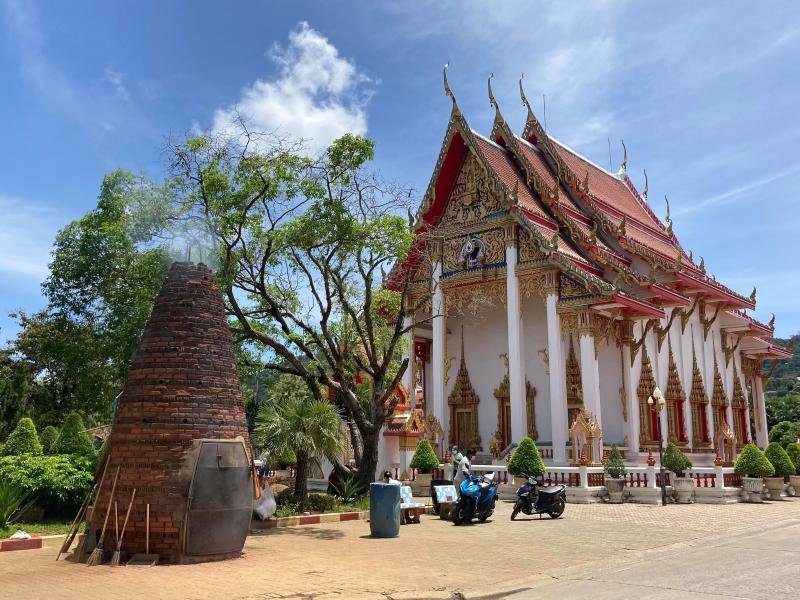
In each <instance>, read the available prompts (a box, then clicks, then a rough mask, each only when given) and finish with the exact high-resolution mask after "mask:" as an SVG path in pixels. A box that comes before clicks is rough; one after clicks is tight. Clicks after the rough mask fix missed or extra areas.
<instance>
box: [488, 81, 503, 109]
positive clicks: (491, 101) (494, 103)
mask: <svg viewBox="0 0 800 600" xmlns="http://www.w3.org/2000/svg"><path fill="white" fill-rule="evenodd" d="M493 77H494V73H491V74H490V75H489V79H488V81H487V82H486V85H487V86H488V88H489V106H494V110H495V111H496V112H497V113H500V107H499V106H498V104H497V100H495V97H494V93H492V78H493Z"/></svg>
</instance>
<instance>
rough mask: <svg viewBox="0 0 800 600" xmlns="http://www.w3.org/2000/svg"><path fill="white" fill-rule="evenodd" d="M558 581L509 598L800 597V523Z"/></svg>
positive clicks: (679, 547)
mask: <svg viewBox="0 0 800 600" xmlns="http://www.w3.org/2000/svg"><path fill="white" fill-rule="evenodd" d="M798 516H800V515H798ZM552 579H553V580H554V581H552V582H550V583H540V584H538V585H536V584H534V585H533V586H532V589H530V590H525V591H521V592H519V593H517V594H511V595H509V596H507V597H508V598H510V599H514V600H523V599H527V598H551V597H552V598H576V599H580V598H587V599H588V598H591V599H592V600H605V599H607V598H608V599H612V598H613V599H614V600H619V599H623V598H648V599H652V600H673V599H687V600H693V599H697V600H701V599H713V598H747V599H750V600H761V599H764V600H766V599H774V598H796V597H797V596H798V593H800V521H794V522H784V523H779V524H773V525H767V526H764V527H760V526H759V527H751V528H750V529H748V530H745V531H739V532H736V533H729V534H725V535H722V536H717V537H716V539H713V540H707V541H693V542H690V543H686V544H673V545H670V546H669V547H666V548H662V549H658V550H656V551H651V552H647V553H643V555H642V556H635V555H633V556H626V557H624V558H617V559H614V560H611V561H608V562H606V563H605V564H601V565H593V566H590V567H588V568H587V567H580V568H577V569H575V568H573V569H565V570H564V571H563V572H554V573H553V574H552Z"/></svg>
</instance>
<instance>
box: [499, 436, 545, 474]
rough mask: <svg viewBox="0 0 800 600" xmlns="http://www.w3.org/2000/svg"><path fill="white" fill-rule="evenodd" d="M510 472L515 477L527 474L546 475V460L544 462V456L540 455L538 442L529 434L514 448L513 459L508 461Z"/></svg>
mask: <svg viewBox="0 0 800 600" xmlns="http://www.w3.org/2000/svg"><path fill="white" fill-rule="evenodd" d="M508 472H509V473H510V474H511V475H513V476H514V477H518V476H525V475H527V476H529V477H541V476H542V475H544V473H545V468H544V462H542V457H541V456H540V455H539V449H538V448H536V442H534V441H533V440H532V439H531V438H529V437H528V436H525V437H524V438H522V440H521V441H520V443H519V445H518V446H517V447H516V448H515V449H514V453H513V454H512V455H511V460H510V461H508Z"/></svg>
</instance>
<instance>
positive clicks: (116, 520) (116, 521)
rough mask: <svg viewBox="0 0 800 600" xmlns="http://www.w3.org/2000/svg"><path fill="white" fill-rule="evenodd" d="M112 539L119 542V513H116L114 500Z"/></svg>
mask: <svg viewBox="0 0 800 600" xmlns="http://www.w3.org/2000/svg"><path fill="white" fill-rule="evenodd" d="M114 541H115V542H119V515H118V514H117V501H116V500H114Z"/></svg>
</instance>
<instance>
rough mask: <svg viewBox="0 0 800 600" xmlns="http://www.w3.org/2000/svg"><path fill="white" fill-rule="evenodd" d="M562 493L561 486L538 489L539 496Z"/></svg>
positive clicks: (562, 487)
mask: <svg viewBox="0 0 800 600" xmlns="http://www.w3.org/2000/svg"><path fill="white" fill-rule="evenodd" d="M563 491H564V486H563V485H554V486H552V487H541V488H539V493H540V494H560V493H561V492H563Z"/></svg>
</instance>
